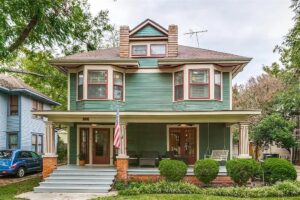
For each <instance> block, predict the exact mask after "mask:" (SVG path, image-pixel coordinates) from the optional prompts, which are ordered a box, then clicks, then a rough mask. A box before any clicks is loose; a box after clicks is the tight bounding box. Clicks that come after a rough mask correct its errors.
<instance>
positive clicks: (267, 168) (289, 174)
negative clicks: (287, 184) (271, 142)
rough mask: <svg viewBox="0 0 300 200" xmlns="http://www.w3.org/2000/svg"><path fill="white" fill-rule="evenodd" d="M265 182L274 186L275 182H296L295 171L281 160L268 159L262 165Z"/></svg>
mask: <svg viewBox="0 0 300 200" xmlns="http://www.w3.org/2000/svg"><path fill="white" fill-rule="evenodd" d="M262 166H263V171H264V177H265V181H266V182H267V183H269V184H274V183H276V182H277V181H284V180H296V178H297V171H296V169H295V168H294V166H293V165H292V164H291V163H290V162H289V161H287V160H284V159H281V158H268V159H267V160H266V161H265V162H264V163H263V165H262Z"/></svg>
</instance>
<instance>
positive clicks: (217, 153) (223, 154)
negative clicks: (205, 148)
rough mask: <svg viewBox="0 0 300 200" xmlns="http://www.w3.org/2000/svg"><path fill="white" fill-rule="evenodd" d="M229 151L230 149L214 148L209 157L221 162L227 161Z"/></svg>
mask: <svg viewBox="0 0 300 200" xmlns="http://www.w3.org/2000/svg"><path fill="white" fill-rule="evenodd" d="M228 153H229V151H228V150H212V151H211V155H210V157H209V158H210V159H213V160H216V161H219V162H222V161H227V159H228Z"/></svg>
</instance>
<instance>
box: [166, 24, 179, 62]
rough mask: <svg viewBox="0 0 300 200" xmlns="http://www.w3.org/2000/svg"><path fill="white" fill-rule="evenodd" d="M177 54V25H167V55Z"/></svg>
mask: <svg viewBox="0 0 300 200" xmlns="http://www.w3.org/2000/svg"><path fill="white" fill-rule="evenodd" d="M177 55H178V27H177V25H174V24H172V25H170V26H169V35H168V57H177Z"/></svg>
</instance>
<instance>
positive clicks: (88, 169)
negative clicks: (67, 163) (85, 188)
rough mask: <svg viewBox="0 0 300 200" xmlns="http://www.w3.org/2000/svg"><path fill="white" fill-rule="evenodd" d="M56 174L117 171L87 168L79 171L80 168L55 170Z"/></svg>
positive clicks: (114, 171)
mask: <svg viewBox="0 0 300 200" xmlns="http://www.w3.org/2000/svg"><path fill="white" fill-rule="evenodd" d="M55 171H56V172H113V173H116V172H117V170H116V169H114V168H103V169H101V168H87V169H80V168H58V169H57V170H55Z"/></svg>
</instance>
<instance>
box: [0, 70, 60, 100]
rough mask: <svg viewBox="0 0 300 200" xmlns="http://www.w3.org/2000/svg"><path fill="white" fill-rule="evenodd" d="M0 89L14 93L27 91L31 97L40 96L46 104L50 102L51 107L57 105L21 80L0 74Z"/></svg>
mask: <svg viewBox="0 0 300 200" xmlns="http://www.w3.org/2000/svg"><path fill="white" fill-rule="evenodd" d="M0 87H3V88H6V89H8V90H9V91H15V90H18V89H19V90H21V91H22V90H23V91H28V92H30V93H32V94H33V95H37V96H40V97H41V98H43V99H45V100H46V101H48V102H52V104H53V105H58V103H57V102H55V101H54V100H52V99H51V98H50V97H48V96H46V95H44V94H43V93H41V92H39V91H38V90H36V89H34V88H32V87H30V86H29V85H27V84H26V83H24V82H23V81H22V80H20V79H18V78H16V77H13V76H8V75H5V74H0Z"/></svg>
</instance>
